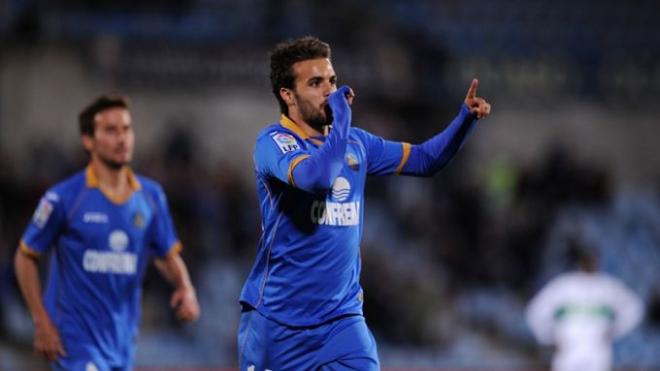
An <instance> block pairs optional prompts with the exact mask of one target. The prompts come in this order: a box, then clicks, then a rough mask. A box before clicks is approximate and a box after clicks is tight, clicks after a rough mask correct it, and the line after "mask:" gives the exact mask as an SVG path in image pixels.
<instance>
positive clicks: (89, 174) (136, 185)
mask: <svg viewBox="0 0 660 371" xmlns="http://www.w3.org/2000/svg"><path fill="white" fill-rule="evenodd" d="M85 184H86V185H87V187H89V188H99V187H100V183H99V178H98V176H96V173H95V172H94V168H93V167H92V164H89V165H87V168H86V169H85ZM128 186H129V187H130V188H131V190H133V191H139V190H140V189H142V184H140V181H139V180H138V178H137V177H136V176H135V174H134V173H133V170H131V169H130V168H129V169H128Z"/></svg>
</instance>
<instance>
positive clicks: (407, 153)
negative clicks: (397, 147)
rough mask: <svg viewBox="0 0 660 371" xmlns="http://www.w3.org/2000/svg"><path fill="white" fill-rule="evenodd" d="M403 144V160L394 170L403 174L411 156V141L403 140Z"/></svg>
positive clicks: (397, 173)
mask: <svg viewBox="0 0 660 371" xmlns="http://www.w3.org/2000/svg"><path fill="white" fill-rule="evenodd" d="M401 144H402V145H403V154H402V155H401V162H400V163H399V166H397V167H396V170H395V171H394V173H395V174H396V175H399V174H401V172H402V171H403V167H404V166H405V165H406V163H407V162H408V158H409V157H410V143H406V142H401Z"/></svg>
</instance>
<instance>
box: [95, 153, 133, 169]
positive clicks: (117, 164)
mask: <svg viewBox="0 0 660 371" xmlns="http://www.w3.org/2000/svg"><path fill="white" fill-rule="evenodd" d="M98 159H99V160H101V162H102V163H103V164H104V165H105V166H107V167H109V168H110V169H112V170H119V169H121V168H122V167H124V166H126V165H128V161H117V160H113V159H111V158H109V157H106V156H102V155H100V154H99V156H98Z"/></svg>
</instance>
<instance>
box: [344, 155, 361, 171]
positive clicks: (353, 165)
mask: <svg viewBox="0 0 660 371" xmlns="http://www.w3.org/2000/svg"><path fill="white" fill-rule="evenodd" d="M346 163H347V164H348V168H349V169H351V170H355V171H357V170H359V169H360V163H359V162H358V159H357V157H355V155H354V154H352V153H349V154H347V155H346Z"/></svg>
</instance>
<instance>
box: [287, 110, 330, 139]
mask: <svg viewBox="0 0 660 371" xmlns="http://www.w3.org/2000/svg"><path fill="white" fill-rule="evenodd" d="M289 114H290V116H289V118H290V119H291V121H293V123H294V124H296V125H298V127H299V128H300V130H302V131H303V132H304V133H305V134H306V135H307V136H308V137H318V136H321V135H322V134H323V133H321V132H320V131H318V130H316V129H314V128H313V127H312V126H310V125H309V124H308V123H307V122H305V120H304V119H303V118H302V115H300V113H299V112H295V111H291V110H290V111H289Z"/></svg>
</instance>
